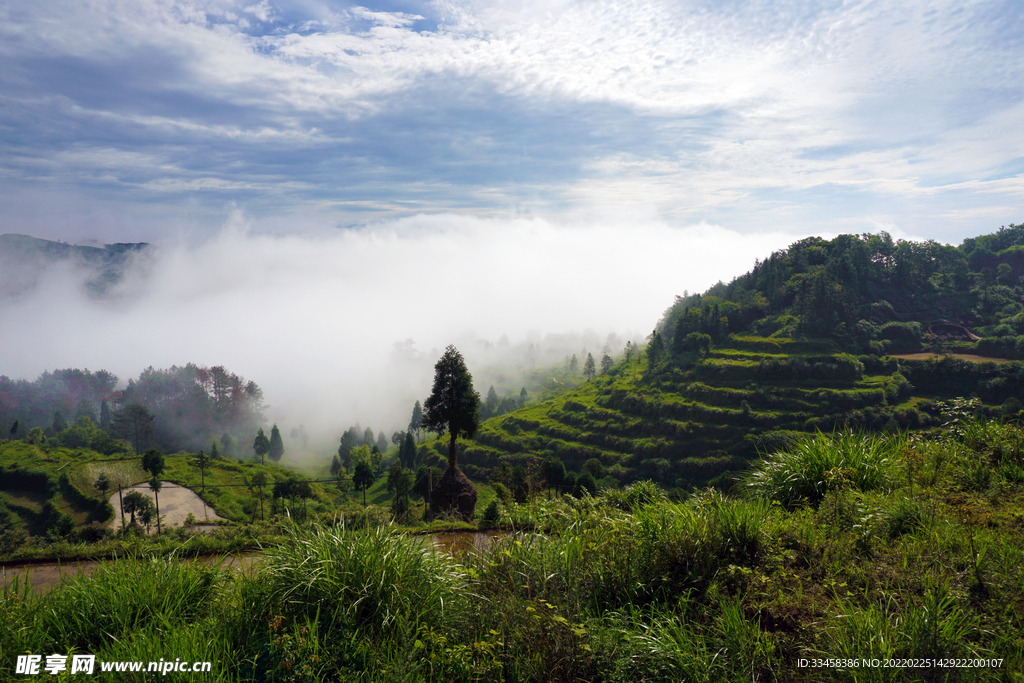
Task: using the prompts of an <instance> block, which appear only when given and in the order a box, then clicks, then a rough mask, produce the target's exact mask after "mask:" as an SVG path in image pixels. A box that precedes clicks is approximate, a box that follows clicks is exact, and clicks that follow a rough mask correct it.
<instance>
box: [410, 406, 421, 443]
mask: <svg viewBox="0 0 1024 683" xmlns="http://www.w3.org/2000/svg"><path fill="white" fill-rule="evenodd" d="M422 429H423V409H422V408H421V407H420V402H419V401H416V405H414V406H413V407H412V419H410V420H409V431H410V432H413V433H414V434H416V437H417V438H419V435H420V431H421V430H422Z"/></svg>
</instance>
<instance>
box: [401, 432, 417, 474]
mask: <svg viewBox="0 0 1024 683" xmlns="http://www.w3.org/2000/svg"><path fill="white" fill-rule="evenodd" d="M399 460H401V461H402V466H403V467H406V468H408V469H410V470H411V469H412V467H413V465H415V464H416V442H415V441H413V438H412V432H406V433H405V440H404V441H403V442H402V445H401V448H400V452H399Z"/></svg>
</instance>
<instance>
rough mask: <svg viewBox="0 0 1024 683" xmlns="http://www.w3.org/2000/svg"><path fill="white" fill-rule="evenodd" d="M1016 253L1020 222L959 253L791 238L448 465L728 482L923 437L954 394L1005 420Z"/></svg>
mask: <svg viewBox="0 0 1024 683" xmlns="http://www.w3.org/2000/svg"><path fill="white" fill-rule="evenodd" d="M1022 255H1024V225H1010V226H1009V227H1008V228H1002V229H1000V230H999V231H998V232H996V233H994V234H991V235H984V236H981V237H977V238H972V239H968V240H965V241H964V243H963V244H962V245H961V246H960V247H952V246H946V245H941V244H938V243H935V242H924V243H919V242H909V241H902V240H901V241H893V240H892V239H891V238H890V237H889V235H887V234H885V233H882V234H879V235H861V236H855V235H841V236H839V237H836V238H835V239H832V240H825V239H821V238H807V239H804V240H801V241H799V242H797V243H795V244H793V245H792V246H790V247H789V248H788V249H786V250H782V251H779V252H776V253H774V254H772V255H771V256H769V257H768V258H767V259H765V260H764V261H758V262H757V263H756V264H755V266H754V268H753V269H752V270H751V271H750V272H749V273H747V274H745V275H743V276H741V277H738V278H736V279H735V280H733V281H732V282H730V283H728V284H724V283H719V284H717V285H715V286H714V287H712V288H711V289H709V290H708V291H707V292H705V293H703V294H694V295H685V296H682V297H677V298H676V301H675V302H674V304H673V305H672V306H671V307H670V308H669V309H668V310H667V311H666V313H665V315H664V317H663V318H662V320H661V321H660V322H658V324H657V326H656V328H655V330H654V331H653V333H652V334H651V336H650V337H649V343H648V344H647V346H646V347H644V348H640V349H637V348H633V347H628V348H627V349H625V350H624V352H623V354H622V356H621V357H620V359H619V361H618V362H617V363H616V364H615V365H614V366H613V367H611V368H608V369H606V370H605V371H603V372H600V373H597V374H596V375H595V376H594V377H593V378H592V379H590V380H589V381H587V382H586V383H585V384H584V385H582V386H581V387H580V388H579V389H577V390H575V391H572V392H569V393H566V394H564V395H562V396H560V397H557V398H555V399H553V400H550V401H547V402H544V403H540V404H536V405H533V406H530V407H528V408H526V409H525V410H520V411H517V412H515V413H512V414H510V415H507V416H503V417H500V418H498V419H494V420H490V421H488V422H486V423H485V424H484V425H483V427H482V429H481V430H480V432H479V433H478V435H477V437H476V439H475V440H474V441H473V442H472V443H471V444H468V446H467V448H466V457H465V459H464V460H463V462H464V464H465V468H466V470H467V471H468V472H471V473H475V474H480V475H481V476H482V475H483V474H484V471H485V470H487V469H489V468H490V469H493V468H496V467H499V466H500V465H501V464H503V463H504V464H506V465H508V466H509V467H510V468H513V469H514V468H516V467H519V468H522V469H521V473H523V474H529V473H530V472H533V473H534V476H535V478H539V479H543V480H544V481H545V483H548V484H551V483H552V482H554V483H555V484H556V485H560V486H561V487H562V488H563V489H571V488H578V486H577V484H576V481H577V479H578V477H579V476H582V475H583V474H584V470H588V471H589V473H590V474H593V473H595V472H596V473H597V474H600V475H601V477H604V479H605V481H604V482H603V485H609V486H614V485H616V483H619V484H624V483H628V482H631V481H636V480H639V479H648V478H649V479H653V480H656V481H658V482H659V483H661V484H663V485H665V486H669V487H684V488H691V487H699V486H703V485H705V484H707V483H709V482H711V483H717V484H721V485H723V486H728V485H730V482H731V481H733V480H734V478H735V475H736V473H737V472H738V471H740V470H743V469H746V468H747V467H748V466H749V464H750V463H751V462H752V461H754V460H756V459H758V458H759V454H760V453H762V452H765V451H771V450H774V449H776V448H779V447H781V446H784V445H786V444H789V443H792V442H793V439H794V438H795V437H796V436H797V435H798V434H799V433H806V432H813V431H815V430H822V431H826V432H827V431H832V430H835V429H841V428H858V429H866V430H872V431H896V430H904V429H910V430H917V429H930V428H934V427H937V426H938V425H940V424H941V422H942V420H941V417H940V408H941V406H940V405H939V403H940V402H942V401H947V400H950V399H952V398H955V397H957V396H974V397H976V398H978V399H980V401H981V403H980V406H981V407H980V408H979V410H980V411H982V412H986V413H988V414H990V415H1012V414H1015V413H1017V411H1019V410H1020V409H1021V408H1022V407H1024V406H1022V403H1021V401H1022V399H1024V364H1022V363H1019V362H1010V361H1012V360H1013V359H1017V358H1024V287H1022V275H1024V256H1022ZM922 352H923V353H922ZM915 355H916V357H915ZM434 451H435V452H436V453H437V456H438V457H440V455H441V449H440V446H436V445H435V446H434ZM474 467H478V468H480V469H479V470H474ZM562 471H568V472H569V473H570V474H569V475H568V477H567V478H564V479H562V480H561V481H560V482H559V481H558V480H559V476H560V475H559V474H558V472H562ZM550 472H554V473H555V474H549V473H550ZM601 477H594V481H595V482H596V481H597V480H599V479H601ZM588 481H589V480H588Z"/></svg>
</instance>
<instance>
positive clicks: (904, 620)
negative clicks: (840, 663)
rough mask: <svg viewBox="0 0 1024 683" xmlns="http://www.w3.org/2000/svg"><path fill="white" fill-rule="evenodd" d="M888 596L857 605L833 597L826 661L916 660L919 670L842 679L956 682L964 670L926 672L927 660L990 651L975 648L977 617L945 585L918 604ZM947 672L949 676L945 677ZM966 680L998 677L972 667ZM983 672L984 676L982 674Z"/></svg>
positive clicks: (867, 672)
mask: <svg viewBox="0 0 1024 683" xmlns="http://www.w3.org/2000/svg"><path fill="white" fill-rule="evenodd" d="M900 597H902V596H898V594H890V595H888V596H885V597H883V599H882V600H879V601H871V602H867V603H857V602H855V601H854V600H852V599H845V598H837V603H836V606H837V608H838V611H837V613H836V614H835V615H834V618H833V619H832V620H831V624H832V625H831V627H830V628H828V629H827V630H826V633H825V639H824V645H825V646H826V647H825V650H824V651H823V652H822V653H819V654H822V655H824V653H827V656H829V657H835V658H839V659H857V660H859V659H860V658H869V659H879V660H887V659H888V660H901V659H902V660H907V659H916V660H918V661H920V662H922V663H923V664H922V666H921V667H919V668H907V669H901V668H893V669H886V668H865V669H860V670H856V669H849V670H847V671H846V672H845V673H846V674H847V675H846V676H842V677H841V678H845V679H847V680H858V681H860V680H863V681H910V680H925V681H931V680H935V681H943V680H958V678H956V676H957V675H958V674H963V671H964V670H959V671H958V670H956V669H952V670H951V669H949V668H939V667H934V668H931V667H929V666H928V664H927V662H929V661H931V662H935V661H937V660H941V659H946V658H958V657H959V658H977V657H986V656H991V652H990V651H989V650H987V649H986V648H984V647H981V646H979V645H977V644H976V643H977V641H978V640H979V639H980V638H981V637H982V636H983V635H984V633H983V631H982V629H981V624H980V621H979V619H978V617H977V616H976V615H974V614H972V613H971V612H969V611H965V610H964V609H963V608H962V607H961V605H960V604H959V601H958V600H957V597H956V593H955V592H954V591H953V590H952V589H951V587H950V585H949V583H948V582H940V583H938V584H937V585H934V586H932V587H929V588H927V589H926V590H925V594H924V596H923V598H922V599H921V600H920V602H903V601H902V600H901V599H899V598H900ZM951 672H952V676H951V675H950V674H951ZM970 674H971V680H982V679H989V680H991V679H995V680H1000V679H1001V678H1002V677H1001V675H1000V671H999V670H998V669H995V668H993V669H987V670H986V669H972V670H970ZM983 674H988V675H987V676H985V675H983Z"/></svg>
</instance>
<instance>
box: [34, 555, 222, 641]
mask: <svg viewBox="0 0 1024 683" xmlns="http://www.w3.org/2000/svg"><path fill="white" fill-rule="evenodd" d="M216 576H217V570H216V568H211V567H204V566H202V565H198V564H195V563H192V562H183V561H178V560H176V559H171V558H163V559H152V560H134V559H124V560H118V561H115V562H110V563H107V564H105V565H103V566H102V567H101V568H100V569H98V570H97V571H96V572H95V573H94V574H92V575H91V576H81V575H78V576H74V577H72V578H70V579H68V580H66V581H65V583H64V584H63V585H62V586H61V587H60V589H59V590H54V591H52V592H50V593H47V594H46V595H45V596H43V597H42V598H40V601H39V604H38V610H37V611H36V614H35V615H34V617H35V619H34V624H33V631H34V632H35V634H36V636H37V638H36V639H35V640H36V642H35V644H36V646H37V648H38V650H39V651H46V652H50V651H51V650H52V651H53V652H63V651H64V650H62V649H61V648H65V649H71V648H74V649H75V650H76V651H79V652H101V651H104V649H105V648H106V647H108V646H109V645H110V644H111V643H116V642H117V641H120V640H122V639H127V638H129V637H133V638H134V637H137V636H138V634H140V633H142V632H144V631H147V630H151V631H156V632H160V633H163V634H165V635H167V636H169V635H170V634H171V632H172V631H174V630H175V629H176V628H178V627H179V626H181V625H182V624H185V623H191V622H195V621H197V620H200V619H201V618H203V617H205V616H206V615H207V614H208V613H209V611H210V609H211V605H212V602H213V600H212V598H213V593H214V588H215V580H216ZM53 648H57V649H53Z"/></svg>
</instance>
